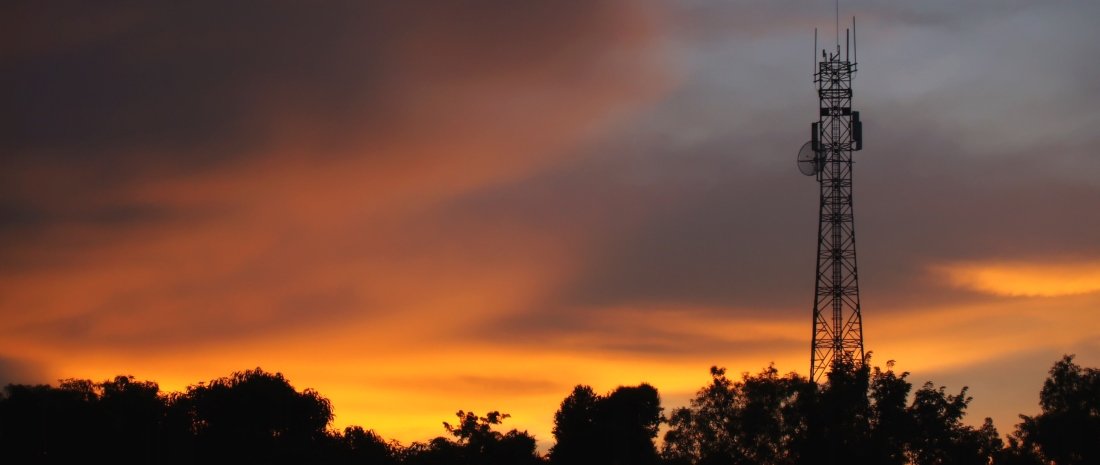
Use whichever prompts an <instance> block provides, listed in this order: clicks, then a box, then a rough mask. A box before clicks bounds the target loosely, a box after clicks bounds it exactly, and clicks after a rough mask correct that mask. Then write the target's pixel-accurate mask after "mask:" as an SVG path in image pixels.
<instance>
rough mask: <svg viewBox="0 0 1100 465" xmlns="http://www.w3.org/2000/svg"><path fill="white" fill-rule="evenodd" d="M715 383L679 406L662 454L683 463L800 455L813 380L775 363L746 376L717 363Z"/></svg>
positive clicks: (785, 459) (787, 459) (776, 460)
mask: <svg viewBox="0 0 1100 465" xmlns="http://www.w3.org/2000/svg"><path fill="white" fill-rule="evenodd" d="M710 374H711V383H710V385H708V386H706V387H704V388H703V389H702V390H700V391H699V393H698V394H697V395H696V397H695V398H694V399H692V401H691V406H690V407H687V408H680V409H676V410H675V411H673V413H672V416H671V418H670V419H669V427H670V429H669V431H668V433H666V434H665V444H664V448H663V450H662V455H663V456H664V457H665V459H666V460H668V461H669V462H671V463H682V464H707V465H709V464H719V463H732V464H750V463H752V464H784V463H793V461H794V460H795V459H796V457H797V455H798V454H797V452H796V451H797V450H798V449H799V448H800V447H799V445H798V444H797V443H798V442H799V441H801V440H802V439H804V438H805V432H806V430H807V428H808V418H807V417H808V415H807V411H808V410H809V408H810V406H808V405H806V404H805V402H806V400H808V399H812V395H813V384H812V383H809V382H808V381H807V380H806V379H805V378H802V377H799V376H798V375H795V374H793V373H791V374H789V375H787V376H785V377H780V376H779V373H778V371H777V370H776V369H775V367H774V366H769V367H768V368H766V369H764V370H763V371H761V372H760V373H759V374H757V375H755V376H750V375H749V374H748V373H744V374H743V375H742V379H741V381H737V382H735V381H732V380H730V379H729V378H728V377H726V370H725V369H724V368H718V367H711V369H710Z"/></svg>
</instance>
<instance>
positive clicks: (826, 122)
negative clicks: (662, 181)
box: [799, 18, 865, 382]
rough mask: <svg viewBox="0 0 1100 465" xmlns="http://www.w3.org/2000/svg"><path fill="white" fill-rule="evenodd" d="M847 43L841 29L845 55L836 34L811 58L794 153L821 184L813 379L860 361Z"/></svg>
mask: <svg viewBox="0 0 1100 465" xmlns="http://www.w3.org/2000/svg"><path fill="white" fill-rule="evenodd" d="M852 21H853V24H854V23H855V19H854V18H853V20H852ZM815 43H816V39H815ZM848 45H849V44H848V31H847V30H846V31H845V48H844V52H845V53H844V55H843V56H842V55H841V51H842V50H841V48H840V45H839V40H838V44H837V48H836V51H835V52H829V51H827V50H821V57H820V58H819V59H817V60H816V63H815V64H816V69H815V70H814V83H815V84H816V85H817V96H818V103H819V105H818V106H819V111H818V121H817V122H815V123H812V125H811V126H812V130H811V140H810V142H809V143H808V144H807V146H808V147H806V148H809V149H812V154H810V155H809V156H806V155H804V154H800V156H799V168H800V169H801V170H802V172H803V173H804V174H808V175H815V176H816V177H817V181H818V183H819V184H820V187H821V198H820V201H821V205H820V210H819V215H818V234H817V272H816V283H815V291H814V308H813V340H812V343H811V356H810V379H811V380H813V381H814V382H818V381H820V380H821V379H822V378H823V377H824V375H825V373H827V372H828V371H829V370H830V369H831V368H832V367H833V366H835V365H837V364H838V363H844V364H848V365H855V366H861V365H862V364H863V363H864V361H865V360H864V353H863V318H862V316H861V313H860V302H859V272H858V268H857V267H856V234H855V222H854V215H853V209H852V152H854V151H858V150H861V149H862V148H863V125H862V123H861V122H860V120H859V112H858V111H852V75H853V74H854V73H855V72H856V63H854V62H852V61H849V59H848V58H849V57H848V54H847V50H849V49H850V48H849V47H848ZM815 48H816V47H815ZM806 152H807V153H809V151H806ZM811 160H812V161H811Z"/></svg>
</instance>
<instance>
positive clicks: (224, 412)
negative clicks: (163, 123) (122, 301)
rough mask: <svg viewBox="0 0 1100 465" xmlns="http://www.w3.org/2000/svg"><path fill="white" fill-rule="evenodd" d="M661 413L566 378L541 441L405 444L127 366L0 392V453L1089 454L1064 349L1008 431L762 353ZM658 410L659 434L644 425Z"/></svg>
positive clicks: (649, 392)
mask: <svg viewBox="0 0 1100 465" xmlns="http://www.w3.org/2000/svg"><path fill="white" fill-rule="evenodd" d="M710 376H711V380H710V382H709V383H708V384H707V385H706V386H703V387H702V388H701V389H700V390H699V391H698V392H697V393H696V395H695V397H694V398H692V399H691V401H690V404H689V405H688V406H685V407H681V408H676V409H674V410H672V412H671V413H670V414H669V415H668V417H667V418H666V417H665V416H664V410H663V408H662V407H661V398H660V395H659V393H658V391H657V389H656V388H654V387H653V386H650V385H648V384H640V385H637V386H620V387H618V388H616V389H614V390H612V391H611V392H609V393H607V394H598V393H596V392H595V390H593V389H592V388H591V387H590V386H587V385H577V386H576V387H575V388H574V389H573V391H572V392H571V393H569V395H568V396H567V397H565V399H564V400H562V402H561V405H560V407H559V409H558V411H557V412H556V413H555V415H554V429H553V435H554V439H555V440H556V443H555V444H554V445H553V446H552V447H551V448H550V449H549V453H548V454H546V455H540V453H539V451H538V450H537V442H536V439H535V437H534V436H533V435H531V434H529V433H528V432H526V431H519V430H516V429H514V428H513V429H510V430H507V431H504V430H503V429H502V425H503V423H504V422H505V421H506V420H507V419H508V418H509V415H508V414H507V413H501V412H499V411H490V412H488V413H486V414H484V415H478V414H476V413H474V412H470V411H465V410H459V411H458V412H457V413H456V415H455V416H456V419H455V421H453V422H443V424H442V426H443V430H444V432H445V433H446V434H445V435H442V436H439V437H436V438H434V439H431V440H428V441H426V442H414V443H412V444H409V445H408V446H404V445H402V444H400V443H398V442H397V441H392V440H386V439H384V438H383V437H382V436H381V435H379V434H378V433H376V432H375V431H373V430H370V429H364V428H363V427H360V426H349V427H346V428H344V429H343V430H335V429H332V428H331V422H332V418H333V412H332V405H331V403H330V402H329V400H328V399H326V398H325V397H323V396H322V395H321V394H320V393H318V392H316V391H314V390H311V389H304V390H298V389H296V388H295V387H294V386H292V385H291V383H290V382H289V381H288V380H287V379H286V378H285V377H283V375H281V374H279V373H270V372H265V371H263V370H261V369H259V368H256V369H253V370H245V371H240V372H236V373H233V374H231V375H230V376H227V377H223V378H217V379H214V380H211V381H209V382H206V383H198V384H196V385H192V386H189V387H188V388H187V389H186V390H185V391H183V392H174V393H165V392H161V391H160V388H159V386H158V385H157V383H155V382H152V381H140V380H137V379H134V378H133V377H132V376H118V377H115V378H113V379H109V380H105V381H101V382H92V381H90V380H80V379H64V380H61V381H60V382H59V383H58V385H57V386H56V387H55V386H49V385H18V384H12V385H8V386H6V387H5V388H4V390H3V393H2V395H0V458H2V459H3V460H4V461H5V462H10V463H72V462H77V461H92V462H95V463H98V462H105V461H109V462H112V463H167V464H172V463H194V462H213V463H223V462H224V463H265V464H279V463H318V464H352V463H355V464H376V465H443V464H447V465H535V464H540V463H547V462H550V463H553V464H563V465H564V464H569V465H588V464H592V465H595V464H600V465H658V464H663V465H712V464H735V465H740V464H745V465H748V464H753V465H757V464H759V465H773V464H774V465H801V464H833V463H845V464H885V465H901V464H907V463H912V464H916V465H956V464H957V465H970V464H974V465H978V464H981V465H1040V464H1055V465H1084V464H1096V463H1100V441H1097V438H1100V370H1097V369H1095V368H1083V367H1081V366H1079V365H1077V364H1076V363H1074V359H1073V357H1072V356H1065V357H1064V358H1062V359H1061V360H1059V361H1057V362H1056V363H1055V364H1054V366H1053V367H1052V368H1051V370H1050V373H1049V377H1048V378H1047V380H1046V382H1045V383H1044V384H1043V386H1042V389H1041V391H1040V393H1039V406H1040V408H1041V412H1040V413H1039V414H1037V415H1034V416H1027V415H1021V416H1020V418H1021V423H1020V424H1018V425H1016V429H1015V431H1014V432H1012V434H1010V435H1008V436H1007V443H1006V442H1004V441H1002V437H1001V436H1000V435H999V434H998V432H997V429H996V428H995V427H994V426H993V423H992V421H991V420H989V419H988V418H987V419H985V421H984V422H983V423H982V424H981V426H971V425H970V424H968V423H967V422H966V421H965V419H966V409H967V407H968V406H969V404H970V402H971V400H972V399H971V397H970V396H969V395H968V392H969V390H968V389H967V388H966V387H963V388H961V389H960V390H958V391H949V390H947V388H945V387H943V386H937V385H935V384H933V383H931V382H927V383H924V384H922V385H921V386H920V387H919V388H917V389H915V390H914V387H913V385H912V383H910V381H909V376H910V375H909V373H907V372H896V371H894V364H893V362H887V363H886V367H885V368H881V367H873V368H872V367H870V366H869V364H868V366H859V367H856V366H838V367H834V369H833V371H832V372H831V373H830V374H829V376H828V378H827V380H826V382H825V383H823V384H820V385H818V384H815V383H812V382H810V381H808V380H807V379H805V378H803V377H801V376H799V375H797V374H795V373H788V374H786V375H780V374H779V372H778V370H776V368H775V367H774V366H769V367H767V368H765V369H763V370H761V371H760V372H758V373H756V374H749V373H743V374H742V375H741V376H740V378H739V379H735V378H731V377H729V376H727V374H726V370H725V369H723V368H719V367H712V368H711V369H710ZM663 424H667V429H666V431H665V433H664V437H663V442H662V443H661V444H660V447H659V448H658V444H657V443H656V442H655V439H656V438H657V436H658V431H659V429H660V427H661V426H662V425H663Z"/></svg>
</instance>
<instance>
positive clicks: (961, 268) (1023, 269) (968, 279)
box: [932, 262, 1100, 297]
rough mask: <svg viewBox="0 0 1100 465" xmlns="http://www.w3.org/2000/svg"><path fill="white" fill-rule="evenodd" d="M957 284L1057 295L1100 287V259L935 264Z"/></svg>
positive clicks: (1029, 294)
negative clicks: (1083, 261)
mask: <svg viewBox="0 0 1100 465" xmlns="http://www.w3.org/2000/svg"><path fill="white" fill-rule="evenodd" d="M932 270H933V272H935V273H937V274H939V275H941V276H944V277H946V278H947V280H948V281H949V282H950V283H951V284H952V285H953V286H955V287H961V288H966V289H971V290H975V291H979V292H984V293H987V294H993V295H1000V296H1006V297H1057V296H1067V295H1079V294H1089V293H1092V292H1097V291H1100V262H1086V263H1064V262H1063V263H1026V262H991V263H974V262H965V263H954V264H948V265H939V266H934V267H932Z"/></svg>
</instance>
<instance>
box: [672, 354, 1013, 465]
mask: <svg viewBox="0 0 1100 465" xmlns="http://www.w3.org/2000/svg"><path fill="white" fill-rule="evenodd" d="M907 376H908V373H902V374H900V375H899V374H896V373H894V371H893V363H892V362H890V363H887V369H886V370H885V371H884V370H882V369H881V368H875V369H874V370H873V374H872V370H870V369H869V368H868V365H866V364H865V365H863V366H860V367H856V366H854V365H853V364H845V363H843V362H842V363H840V364H838V365H836V366H834V367H833V370H832V371H831V372H830V373H829V376H828V377H827V382H826V383H825V384H824V385H821V386H817V385H815V384H813V383H810V382H809V381H807V380H806V379H805V378H802V377H800V376H798V375H796V374H793V373H792V374H788V375H787V376H785V377H780V376H779V374H778V372H777V371H776V370H775V368H774V367H771V366H769V367H768V368H766V369H764V370H763V371H761V372H760V373H759V374H757V375H749V374H748V373H745V374H743V375H742V379H741V380H740V381H736V382H735V381H732V380H730V379H729V378H727V377H726V376H725V370H724V369H721V368H717V367H712V368H711V377H712V380H711V384H710V385H708V386H706V387H704V388H703V389H702V390H700V391H699V393H698V394H697V395H696V397H695V398H694V399H692V401H691V405H690V406H689V407H686V408H682V409H677V410H675V411H674V412H673V414H672V416H671V418H670V420H669V425H670V429H669V431H668V432H667V433H666V435H665V445H664V449H663V450H662V455H663V456H664V458H665V460H666V461H667V462H668V463H670V464H703V465H710V464H719V463H721V464H727V463H732V464H746V465H747V464H832V463H845V464H899V465H900V464H902V463H916V464H933V463H934V464H941V465H947V464H971V463H975V464H977V463H981V464H988V463H989V461H990V460H991V459H992V458H993V457H994V456H996V455H997V454H998V451H999V449H1000V448H1001V443H1000V438H999V437H998V435H997V431H996V429H994V428H993V425H992V422H990V421H989V420H988V419H987V420H986V424H985V425H984V426H983V427H982V428H979V429H974V428H972V427H969V426H965V425H963V424H962V423H961V419H962V417H963V415H964V414H965V409H966V406H967V404H968V403H969V401H970V398H969V397H967V396H966V388H963V391H962V392H961V393H960V394H959V395H957V396H953V395H948V394H946V393H945V392H944V391H945V390H944V388H939V389H936V388H934V387H933V385H932V384H931V383H929V384H926V385H925V386H924V387H923V388H921V389H920V390H918V391H917V392H916V393H915V395H914V400H913V403H912V404H911V405H909V406H908V407H907V406H906V400H907V397H908V394H909V392H910V390H911V389H912V386H911V385H910V384H909V382H908V381H907V380H906V377H907Z"/></svg>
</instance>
